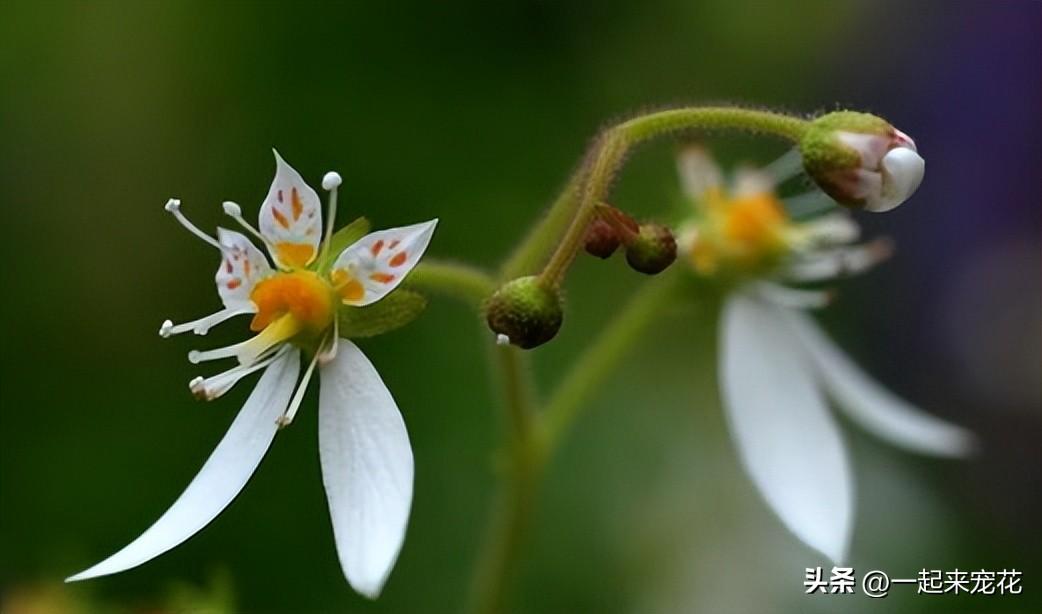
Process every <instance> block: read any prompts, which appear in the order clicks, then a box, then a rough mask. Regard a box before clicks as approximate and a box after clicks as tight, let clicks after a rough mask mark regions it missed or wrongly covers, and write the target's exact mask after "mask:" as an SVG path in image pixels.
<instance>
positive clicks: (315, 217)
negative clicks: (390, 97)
mask: <svg viewBox="0 0 1042 614" xmlns="http://www.w3.org/2000/svg"><path fill="white" fill-rule="evenodd" d="M275 161H276V173H275V179H274V181H273V182H272V184H271V188H270V190H269V191H268V195H267V197H266V198H265V200H264V203H263V204H262V205H261V211H260V224H259V226H260V230H257V229H255V228H254V227H253V226H251V225H250V224H248V223H247V222H245V220H243V218H242V214H241V210H240V208H239V206H238V205H236V204H234V203H225V212H226V213H228V214H229V215H231V216H232V217H233V218H235V219H236V220H238V221H239V222H240V223H241V224H242V225H243V226H244V227H245V228H246V229H247V230H248V231H249V232H250V233H251V234H253V235H254V236H255V237H256V238H258V239H259V240H260V241H261V242H262V243H263V244H264V245H265V246H266V247H267V248H268V250H269V254H270V255H271V257H272V260H273V261H274V263H275V265H276V267H277V268H273V267H272V266H271V264H269V262H268V260H267V258H265V256H264V253H263V252H262V251H261V250H260V249H258V248H257V247H256V246H255V245H254V244H253V243H252V242H251V241H250V240H249V239H248V238H247V237H246V236H245V235H243V234H241V233H238V232H234V231H231V230H225V229H218V231H217V238H216V239H215V238H213V237H211V236H209V235H207V234H206V233H204V232H202V231H201V230H199V229H198V228H197V227H196V226H194V225H193V224H192V223H191V222H189V221H188V220H187V218H185V217H184V215H183V214H182V213H181V211H180V201H178V200H176V199H171V200H170V201H169V202H168V203H167V206H166V209H167V211H169V212H170V213H172V214H173V215H174V217H175V218H176V219H177V220H178V221H179V222H180V223H181V224H182V225H184V226H185V228H187V229H188V230H189V231H191V232H192V233H193V234H195V235H196V236H198V237H199V238H200V239H202V240H203V241H205V242H206V243H208V244H210V245H211V246H213V247H215V248H216V249H217V250H219V251H220V253H221V263H220V265H219V267H218V269H217V274H216V276H215V281H216V283H217V292H218V294H219V295H220V298H221V300H222V302H223V303H224V308H223V309H221V310H220V311H218V312H217V313H215V314H213V315H210V316H206V317H204V318H200V319H198V320H195V321H192V322H187V323H185V324H177V325H175V324H173V323H172V322H170V321H169V320H168V321H166V322H164V323H163V326H162V327H161V328H160V335H162V336H163V337H169V336H171V335H175V334H179V333H185V332H189V331H191V332H194V333H196V334H199V335H204V334H206V332H207V331H208V330H209V329H210V327H212V326H214V325H216V324H218V323H220V322H223V321H224V320H227V319H230V318H232V317H234V316H237V315H244V314H252V315H253V320H252V322H251V324H250V328H251V329H252V330H253V331H255V332H257V333H258V334H257V335H256V336H254V337H253V338H251V339H249V340H247V341H244V342H242V343H237V344H234V345H232V346H228V347H224V348H218V349H212V350H207V351H202V352H200V351H193V352H192V353H190V354H189V360H190V361H191V362H193V363H200V362H205V361H211V360H219V359H228V358H232V359H236V360H237V362H238V364H237V365H236V366H234V367H233V368H231V369H229V370H227V371H224V372H223V373H220V374H217V375H214V376H211V377H208V378H202V377H199V378H196V379H194V380H192V382H191V383H190V388H191V390H192V392H193V393H194V394H195V395H196V396H197V397H199V398H202V399H206V400H211V399H215V398H217V397H220V396H221V395H223V394H224V393H225V392H227V391H228V390H230V389H231V388H232V387H233V386H234V385H235V384H236V383H237V382H238V381H239V380H240V379H242V378H243V377H245V376H246V375H249V374H250V373H253V372H255V371H259V370H264V373H263V374H262V375H261V377H260V380H259V381H258V382H257V386H256V387H255V388H254V390H253V392H252V393H251V394H250V396H249V398H248V399H247V400H246V403H245V405H244V406H243V408H242V410H241V411H240V412H239V415H238V416H237V417H236V418H235V420H234V421H233V422H232V424H231V426H230V427H229V429H228V432H227V433H226V434H225V436H224V438H223V439H222V440H221V442H220V443H219V444H218V445H217V447H216V449H215V450H214V451H213V453H212V454H211V455H210V458H209V459H207V461H206V463H205V464H204V465H203V468H202V470H201V471H200V472H199V474H198V475H196V477H195V478H194V479H193V480H192V482H191V483H190V484H189V485H188V488H187V489H185V491H184V493H182V494H181V496H180V497H179V498H178V499H177V500H176V501H175V502H174V503H173V505H172V506H171V507H170V509H168V510H167V511H166V513H164V514H163V515H162V516H161V517H160V518H159V520H157V521H156V522H155V524H153V525H152V526H151V527H149V529H148V530H146V531H145V532H144V533H142V534H141V536H140V537H138V538H137V539H135V540H134V541H132V542H131V543H130V544H129V545H127V546H126V547H124V548H123V549H122V550H120V551H119V552H117V553H115V554H114V555H112V556H110V557H109V558H107V559H105V560H104V561H102V562H100V563H98V564H97V565H94V566H93V567H90V568H89V569H87V570H85V571H83V572H80V573H78V574H76V575H73V576H71V577H70V578H68V579H67V580H66V581H70V582H71V581H76V580H85V579H87V578H94V577H97V576H104V575H108V574H113V573H117V572H120V571H124V570H126V569H130V568H132V567H135V566H137V565H141V564H142V563H145V562H146V561H149V560H151V559H152V558H154V557H156V556H158V555H160V554H162V553H164V552H166V551H167V550H170V549H171V548H174V547H175V546H177V545H179V544H181V543H182V542H184V541H185V540H187V539H188V538H189V537H191V536H192V535H194V534H195V533H197V532H198V531H199V530H201V529H202V528H203V527H204V526H206V525H207V524H208V523H209V522H210V521H211V520H213V519H214V518H215V517H216V516H217V515H218V514H219V513H220V512H221V511H222V510H223V509H224V508H225V507H226V506H227V505H228V504H229V503H231V501H232V499H234V498H235V496H236V495H238V493H239V491H241V490H242V488H243V487H244V486H245V485H246V482H247V481H248V480H249V478H250V476H251V475H252V474H253V472H254V470H256V468H257V466H258V465H259V464H260V461H261V459H262V458H263V457H264V454H265V453H266V452H267V450H268V447H269V446H270V445H271V443H272V441H273V439H274V438H275V434H276V432H277V431H278V430H279V428H281V427H283V426H286V425H288V424H289V423H290V422H291V421H292V420H293V417H294V415H295V413H296V411H297V409H298V408H299V406H300V403H301V401H302V400H303V398H304V393H305V391H306V390H307V386H308V383H309V381H310V379H311V376H312V374H313V373H314V372H315V370H316V368H317V370H318V371H319V373H320V374H321V379H322V382H321V386H320V389H319V455H320V460H321V465H322V478H323V484H324V485H325V490H326V495H327V499H328V503H329V511H330V516H331V518H332V522H333V536H334V538H335V540H336V546H337V553H338V555H339V558H340V563H341V566H342V567H343V572H344V575H345V576H346V577H347V580H348V582H349V583H350V584H351V586H353V587H354V588H355V589H356V590H357V591H358V592H360V593H362V594H364V595H366V596H368V597H376V596H377V595H378V594H379V593H380V590H381V589H382V588H383V585H384V583H385V581H386V580H387V577H388V575H389V574H390V572H391V568H392V567H393V566H394V562H395V560H396V559H397V557H398V552H399V551H400V549H401V545H402V541H403V539H404V537H405V528H406V523H407V521H408V516H409V508H410V506H411V502H412V486H413V458H412V450H411V448H410V445H409V437H408V434H407V433H406V430H405V424H404V422H403V421H402V417H401V414H400V413H399V411H398V407H397V405H396V404H395V402H394V399H393V398H392V397H391V393H390V392H389V391H388V390H387V388H386V386H384V384H383V381H381V379H380V376H379V374H378V373H377V372H376V369H375V368H373V365H372V364H371V363H370V362H369V360H368V359H367V358H366V357H365V355H364V354H362V352H361V350H359V349H358V347H357V346H356V345H355V344H354V343H352V342H351V341H349V340H347V339H340V330H339V328H338V322H339V318H338V313H339V312H340V311H341V310H344V309H355V308H357V307H361V306H365V305H370V304H372V303H375V302H377V301H379V300H381V299H383V298H384V297H385V296H387V295H388V294H389V293H390V292H391V291H392V290H394V289H395V288H396V287H397V286H398V285H399V284H400V283H401V281H402V279H404V277H405V276H406V275H407V274H408V273H409V271H410V270H411V269H412V268H413V267H414V266H415V265H416V263H417V262H418V261H419V259H420V257H421V256H422V255H423V253H424V251H425V250H426V248H427V245H428V243H429V242H430V239H431V236H432V234H433V232H434V227H435V224H436V223H437V220H432V221H430V222H425V223H422V224H416V225H413V226H407V227H403V228H394V229H390V230H383V231H379V232H374V233H371V234H368V235H365V236H361V238H359V236H360V235H361V234H364V230H361V231H359V232H358V233H357V234H355V235H354V236H353V237H352V238H354V239H357V240H356V241H353V242H352V243H350V244H349V245H342V244H340V243H342V242H343V240H344V238H345V237H344V236H341V235H337V236H334V235H333V233H332V226H333V220H334V217H335V212H336V189H337V187H338V186H339V185H340V177H339V175H337V174H336V173H329V174H327V175H326V176H325V177H324V178H323V181H322V185H323V187H324V188H326V189H327V190H330V202H329V220H328V221H327V226H326V230H325V234H324V235H323V233H322V211H321V203H320V201H319V197H318V194H316V193H315V191H314V190H313V189H311V187H309V186H308V185H307V184H306V183H305V182H304V180H303V179H302V178H301V176H300V174H299V173H297V171H296V170H294V169H293V168H292V167H290V166H289V165H288V164H287V163H286V162H285V161H284V160H283V159H282V158H281V157H280V156H279V155H278V153H277V152H276V153H275ZM341 232H344V231H341ZM334 243H336V244H337V245H336V247H337V249H340V250H342V251H340V252H339V253H330V249H331V247H333V244H334ZM301 352H305V353H307V354H310V361H309V363H308V365H307V367H306V369H305V371H304V374H303V377H300V378H298V376H299V375H300V356H301ZM298 379H299V381H298Z"/></svg>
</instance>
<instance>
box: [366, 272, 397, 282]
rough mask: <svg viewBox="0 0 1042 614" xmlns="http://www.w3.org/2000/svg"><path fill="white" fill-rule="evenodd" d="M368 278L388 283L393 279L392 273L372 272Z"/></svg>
mask: <svg viewBox="0 0 1042 614" xmlns="http://www.w3.org/2000/svg"><path fill="white" fill-rule="evenodd" d="M369 279H371V280H373V281H375V282H377V283H381V284H389V283H391V282H392V281H394V275H391V274H390V273H373V274H372V275H370V276H369Z"/></svg>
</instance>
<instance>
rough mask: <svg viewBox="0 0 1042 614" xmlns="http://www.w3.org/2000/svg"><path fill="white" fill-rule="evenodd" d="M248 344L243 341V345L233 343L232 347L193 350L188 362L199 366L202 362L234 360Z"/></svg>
mask: <svg viewBox="0 0 1042 614" xmlns="http://www.w3.org/2000/svg"><path fill="white" fill-rule="evenodd" d="M246 343H249V342H248V341H243V342H241V343H233V344H232V345H229V346H225V347H223V348H214V349H212V350H202V351H200V350H192V351H191V352H188V362H190V363H192V364H193V365H197V364H199V363H201V362H206V361H208V360H220V359H222V358H232V357H234V356H237V355H238V353H239V350H241V349H242V347H243V345H244V344H246Z"/></svg>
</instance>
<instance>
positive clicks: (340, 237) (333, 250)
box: [316, 217, 369, 273]
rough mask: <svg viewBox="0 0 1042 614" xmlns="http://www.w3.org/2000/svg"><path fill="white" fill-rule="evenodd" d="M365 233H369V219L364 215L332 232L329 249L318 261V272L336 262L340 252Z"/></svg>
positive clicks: (323, 270)
mask: <svg viewBox="0 0 1042 614" xmlns="http://www.w3.org/2000/svg"><path fill="white" fill-rule="evenodd" d="M367 234H369V220H367V219H365V218H364V217H360V218H357V219H355V220H354V221H353V222H351V223H350V224H348V225H347V226H344V227H343V228H341V229H340V230H338V231H336V232H334V233H333V236H332V237H330V238H329V250H328V251H327V252H326V257H325V258H323V259H322V260H321V261H319V263H318V266H317V267H316V268H317V270H318V272H319V273H325V272H327V271H328V270H329V269H330V267H332V266H333V263H334V262H336V259H337V256H339V255H340V252H342V251H344V250H345V249H347V248H348V247H350V246H351V245H353V244H354V243H355V241H358V240H359V239H361V238H362V237H364V236H365V235H367Z"/></svg>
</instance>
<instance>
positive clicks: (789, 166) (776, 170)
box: [761, 147, 803, 185]
mask: <svg viewBox="0 0 1042 614" xmlns="http://www.w3.org/2000/svg"><path fill="white" fill-rule="evenodd" d="M761 170H762V171H763V172H764V173H767V174H768V175H770V176H771V177H773V178H774V183H775V185H781V184H783V183H785V182H786V181H788V180H790V179H792V178H793V177H795V176H796V175H799V174H800V173H801V172H803V156H802V155H800V150H799V149H797V148H795V147H793V148H792V149H790V150H789V151H786V152H785V153H783V154H782V155H780V156H779V157H778V158H777V159H776V160H775V161H774V162H771V163H770V164H768V165H767V166H764V167H763V168H762V169H761Z"/></svg>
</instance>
